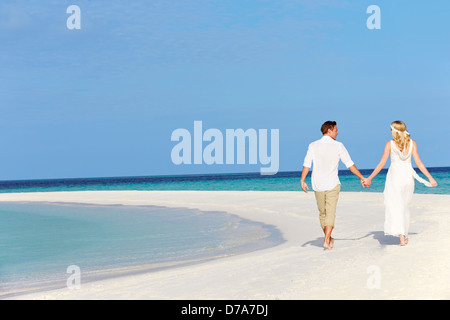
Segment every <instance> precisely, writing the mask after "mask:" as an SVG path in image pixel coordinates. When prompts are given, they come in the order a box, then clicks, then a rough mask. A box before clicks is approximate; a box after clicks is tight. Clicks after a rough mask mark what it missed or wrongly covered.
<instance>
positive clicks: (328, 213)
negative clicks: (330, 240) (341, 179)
mask: <svg viewBox="0 0 450 320" xmlns="http://www.w3.org/2000/svg"><path fill="white" fill-rule="evenodd" d="M340 190H341V185H340V184H338V185H337V186H336V187H334V188H333V189H332V190H328V191H314V194H315V195H316V201H317V208H318V209H319V220H320V226H321V227H322V229H323V228H325V227H326V226H332V227H334V220H335V219H336V206H337V202H338V199H339V191H340Z"/></svg>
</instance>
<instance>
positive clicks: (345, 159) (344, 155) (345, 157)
mask: <svg viewBox="0 0 450 320" xmlns="http://www.w3.org/2000/svg"><path fill="white" fill-rule="evenodd" d="M339 156H340V157H341V161H342V162H343V163H344V164H345V166H346V167H347V168H348V169H349V170H350V171H351V172H352V173H353V174H354V175H356V176H357V177H358V178H359V179H360V180H361V185H362V186H363V187H365V186H366V185H365V184H364V183H363V180H364V179H365V178H364V176H363V175H362V174H361V172H359V170H358V168H356V165H355V163H354V162H353V161H352V159H351V158H350V155H349V153H348V151H347V149H346V148H345V147H344V145H343V144H341V149H340V154H339Z"/></svg>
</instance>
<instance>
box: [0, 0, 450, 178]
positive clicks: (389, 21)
mask: <svg viewBox="0 0 450 320" xmlns="http://www.w3.org/2000/svg"><path fill="white" fill-rule="evenodd" d="M72 4H75V5H78V6H79V7H80V9H81V29H80V30H69V29H68V28H67V26H66V20H67V18H68V17H69V16H70V14H67V13H66V9H67V7H68V6H69V5H72ZM372 4H376V5H378V6H379V7H380V9H381V29H380V30H369V29H368V28H367V27H366V20H367V18H368V17H369V16H370V15H369V14H367V13H366V9H367V7H368V6H369V5H372ZM449 13H450V2H449V1H416V0H413V1H412V0H409V1H406V0H395V1H392V0H390V1H381V0H374V1H364V0H355V1H345V0H342V1H338V0H297V1H283V0H278V1H267V0H266V1H262V0H259V1H258V0H252V1H246V0H239V1H238V0H229V1H228V0H227V1H225V0H216V1H209V0H205V1H202V0H183V1H158V0H155V1H153V0H152V1H144V0H140V1H118V0H111V1H76V0H71V1H61V0H58V1H56V0H55V1H49V0H43V1H30V0H29V1H23V0H22V1H21V0H19V1H17V0H16V1H9V0H6V1H2V2H1V3H0V46H1V50H0V110H1V115H2V116H1V117H0V144H1V146H2V147H1V149H0V156H1V159H2V160H1V166H0V179H1V180H11V179H40V178H75V177H109V176H142V175H168V174H190V173H218V172H259V169H260V167H261V165H260V164H257V165H226V164H224V165H205V164H203V165H179V166H177V165H174V164H173V163H172V161H171V157H170V155H171V150H172V148H173V147H174V145H175V144H176V143H175V142H172V141H171V140H170V137H171V133H172V132H173V131H174V130H175V129H177V128H186V129H188V130H191V132H193V125H194V121H195V120H201V121H202V122H203V127H204V129H205V130H206V129H208V128H217V129H219V130H221V131H222V132H225V130H226V129H237V128H242V129H249V128H254V129H268V130H270V129H279V132H280V155H279V156H280V168H279V170H280V171H292V170H301V165H302V163H303V158H304V156H305V154H306V148H307V146H308V144H309V143H310V142H311V141H313V140H316V139H319V138H320V136H321V134H320V130H319V129H320V126H321V124H322V123H323V122H324V121H326V120H335V121H337V122H338V128H339V132H340V135H339V137H338V140H340V141H342V142H344V144H345V145H346V147H347V149H348V150H349V152H350V154H351V156H352V158H353V160H354V162H355V163H356V165H357V166H358V168H361V169H365V168H374V167H375V166H376V164H377V163H378V161H379V159H380V157H381V153H382V151H383V146H384V143H385V142H386V141H387V140H389V139H390V132H389V124H390V122H392V121H394V120H403V121H404V122H406V124H407V126H408V130H409V131H410V132H411V134H412V138H413V139H415V140H416V141H417V143H418V146H419V153H420V155H421V157H422V160H423V161H424V163H425V164H426V165H427V166H429V167H436V166H449V165H450V163H449V159H450V151H449V150H448V148H445V146H447V145H448V135H447V130H448V129H447V128H448V125H447V123H448V118H449V116H450V112H449V104H450V90H449V88H450V77H449V73H450V42H449V41H448V39H449V38H448V34H449V33H450V30H449V29H450V26H449V23H448V14H449Z"/></svg>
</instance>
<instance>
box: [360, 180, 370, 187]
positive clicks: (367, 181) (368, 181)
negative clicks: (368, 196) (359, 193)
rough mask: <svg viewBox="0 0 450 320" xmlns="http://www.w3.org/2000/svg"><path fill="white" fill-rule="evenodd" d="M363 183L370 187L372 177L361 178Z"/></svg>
mask: <svg viewBox="0 0 450 320" xmlns="http://www.w3.org/2000/svg"><path fill="white" fill-rule="evenodd" d="M361 183H362V185H363V186H366V187H367V188H368V187H370V185H371V184H372V179H369V178H365V179H363V180H361Z"/></svg>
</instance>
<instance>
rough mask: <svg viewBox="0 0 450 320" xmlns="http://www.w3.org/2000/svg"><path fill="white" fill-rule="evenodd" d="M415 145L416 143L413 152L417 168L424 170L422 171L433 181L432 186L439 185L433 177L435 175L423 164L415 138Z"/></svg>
mask: <svg viewBox="0 0 450 320" xmlns="http://www.w3.org/2000/svg"><path fill="white" fill-rule="evenodd" d="M413 145H414V148H413V151H412V154H413V157H414V161H415V162H416V166H417V168H419V170H420V171H422V173H423V174H424V175H425V176H426V177H427V178H428V180H429V181H430V183H431V186H432V187H436V186H437V182H436V180H434V179H433V177H432V176H431V174H430V173H429V172H428V170H427V168H426V167H425V165H424V164H423V162H422V160H420V157H419V152H418V151H417V144H416V142H415V141H414V140H413Z"/></svg>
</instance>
